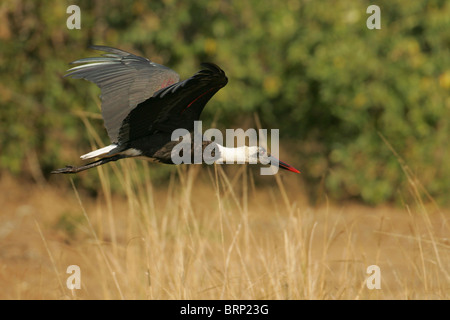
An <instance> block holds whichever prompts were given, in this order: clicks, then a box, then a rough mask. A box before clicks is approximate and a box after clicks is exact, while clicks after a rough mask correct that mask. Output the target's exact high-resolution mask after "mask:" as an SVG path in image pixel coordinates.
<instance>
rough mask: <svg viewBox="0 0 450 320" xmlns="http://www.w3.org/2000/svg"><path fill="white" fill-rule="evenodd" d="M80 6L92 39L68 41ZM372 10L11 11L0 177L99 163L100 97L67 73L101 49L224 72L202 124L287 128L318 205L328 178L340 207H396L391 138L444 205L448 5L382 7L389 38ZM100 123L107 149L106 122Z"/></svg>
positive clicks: (289, 5) (78, 36)
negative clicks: (95, 137)
mask: <svg viewBox="0 0 450 320" xmlns="http://www.w3.org/2000/svg"><path fill="white" fill-rule="evenodd" d="M69 4H77V5H79V6H80V8H81V14H82V22H81V30H68V29H67V28H66V19H67V17H68V14H67V13H66V7H67V6H68V5H69ZM368 5H369V2H366V1H344V0H340V1H299V0H288V1H284V2H280V1H275V0H267V1H264V3H263V4H262V3H261V2H260V1H255V0H253V1H237V0H236V1H210V0H200V1H195V2H188V1H174V0H166V1H118V0H116V1H95V2H94V1H75V2H74V3H68V2H61V1H57V2H56V1H41V2H32V1H26V0H23V1H11V2H6V3H3V4H2V5H0V21H2V23H1V25H0V41H1V45H0V68H1V69H0V70H1V73H2V77H1V78H0V108H1V112H0V121H1V127H0V134H1V137H0V144H1V150H0V167H1V168H2V169H3V170H9V171H11V172H13V173H15V174H21V175H30V174H32V172H30V170H31V169H30V168H31V167H33V164H34V167H39V168H41V170H42V172H43V175H44V176H47V175H48V172H49V171H50V170H51V169H53V168H55V167H58V166H61V165H64V164H66V163H71V162H73V161H76V159H77V157H78V155H79V154H82V153H84V152H86V150H89V148H90V145H89V141H90V140H89V134H88V133H87V132H86V129H85V126H84V124H83V122H82V121H81V119H80V118H79V117H78V116H77V112H80V111H89V112H93V113H98V110H99V109H98V107H99V106H98V103H99V100H98V98H97V96H98V95H99V90H98V88H96V87H95V85H93V84H90V83H87V82H83V81H78V80H70V79H63V78H62V75H63V74H64V71H65V70H66V69H67V68H68V62H70V61H73V60H75V59H78V58H81V57H85V56H93V55H96V54H97V53H96V52H92V51H89V50H88V49H87V48H88V46H89V45H90V44H103V45H110V46H116V47H120V48H122V49H124V50H129V51H132V52H134V53H136V54H141V55H144V56H146V57H148V58H150V59H152V60H154V61H156V62H158V63H164V64H165V65H168V66H170V67H171V68H173V69H175V70H177V71H178V72H179V73H180V75H181V76H182V78H186V77H189V76H190V75H191V74H192V73H194V72H195V71H196V70H197V69H198V67H199V64H200V62H202V61H213V62H215V63H217V64H218V65H220V66H221V67H222V68H223V69H224V70H225V71H226V73H227V75H228V77H229V79H230V81H229V84H228V85H227V87H226V88H224V89H223V90H221V91H220V92H219V93H218V94H217V96H216V97H215V98H214V99H213V100H212V102H211V103H210V104H209V106H208V107H207V108H206V109H205V111H204V116H203V118H204V119H205V120H207V121H210V120H211V119H212V118H213V117H214V115H215V114H216V112H218V110H220V124H221V125H224V126H229V127H231V126H234V127H238V126H239V125H240V124H241V123H240V122H238V123H236V119H237V118H239V119H240V120H242V119H244V118H246V117H248V118H249V119H252V116H253V113H257V114H258V115H259V117H260V119H261V121H262V123H263V126H264V127H265V128H279V129H280V135H281V139H282V143H281V145H282V146H281V147H282V148H283V144H285V145H286V146H287V145H289V152H290V153H292V157H293V158H294V163H295V166H297V167H299V168H301V169H302V170H301V171H302V174H303V175H302V178H303V179H305V180H306V181H307V182H308V184H309V186H310V188H309V189H310V190H312V194H314V193H315V192H314V190H318V189H319V187H318V185H319V184H320V181H322V180H323V179H324V181H325V186H326V190H327V193H328V194H329V195H330V196H332V197H333V198H335V199H349V198H354V199H360V200H363V201H365V202H368V203H373V204H376V203H381V202H385V201H392V200H394V199H395V198H396V196H397V195H398V192H399V191H401V190H403V188H404V187H405V175H404V174H403V173H402V171H401V167H400V166H399V164H398V159H397V158H396V157H395V156H394V155H393V154H392V152H391V151H389V149H388V148H387V146H386V145H385V144H384V142H383V141H382V140H381V139H380V137H379V135H378V132H379V133H381V134H382V135H383V136H384V137H386V139H387V140H388V141H389V143H391V144H392V146H393V147H394V149H395V150H396V151H397V152H398V153H399V154H400V155H401V157H402V158H403V159H404V160H405V161H406V163H407V164H408V165H409V166H410V168H411V169H412V170H413V172H414V173H415V174H416V175H417V177H418V179H419V180H420V181H421V183H422V184H423V185H424V186H425V187H426V188H427V190H428V191H429V192H430V194H431V195H432V196H434V197H435V198H436V199H440V200H443V201H445V200H446V197H445V195H446V194H447V193H448V192H450V166H449V165H446V161H445V159H448V158H449V156H450V148H449V143H448V140H449V139H448V137H449V133H450V131H449V124H448V123H449V121H448V119H449V116H450V98H449V96H448V92H449V89H450V54H449V48H450V33H449V32H448V30H450V3H449V2H448V1H444V0H443V1H425V0H423V1H414V2H411V1H383V2H380V3H379V4H378V5H379V6H380V8H381V30H369V29H368V28H367V27H366V19H367V18H368V17H369V15H368V14H366V9H367V6H368ZM237 115H239V116H237ZM91 122H92V123H93V124H94V126H95V128H96V132H98V133H99V134H100V135H101V137H102V138H103V141H105V142H107V137H106V133H105V132H104V130H103V129H102V123H101V121H100V120H96V119H92V120H91ZM282 150H283V149H282ZM285 152H287V150H285ZM295 157H296V158H295ZM295 160H297V161H295ZM36 163H37V165H36ZM30 164H31V165H30ZM83 179H88V178H86V177H83ZM86 183H87V182H86ZM447 198H448V197H447Z"/></svg>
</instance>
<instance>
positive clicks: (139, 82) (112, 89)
mask: <svg viewBox="0 0 450 320" xmlns="http://www.w3.org/2000/svg"><path fill="white" fill-rule="evenodd" d="M91 48H92V49H94V50H99V51H104V52H108V53H106V54H103V55H102V56H101V57H94V58H85V59H80V60H77V61H74V62H72V64H83V65H80V66H77V67H74V68H72V69H69V70H68V72H69V73H68V74H66V77H72V78H74V79H86V80H89V81H91V82H93V83H95V84H97V86H98V87H99V88H100V89H101V92H102V94H101V100H102V116H103V120H104V121H105V127H106V130H107V131H108V135H109V138H110V139H111V142H113V143H116V142H118V138H119V130H120V127H121V125H122V122H123V120H124V119H125V118H126V117H127V116H128V114H129V113H130V111H131V110H133V109H134V108H135V107H136V106H137V105H138V104H140V103H141V102H143V101H145V100H147V99H148V98H150V97H151V96H153V94H154V93H155V92H156V91H158V90H160V89H163V88H165V87H167V86H170V85H172V84H174V83H176V82H178V81H179V80H180V77H179V75H178V74H177V73H176V72H175V71H173V70H172V69H170V68H167V67H165V66H163V65H160V64H157V63H154V62H151V61H150V60H148V59H146V58H143V57H139V56H136V55H134V54H131V53H129V52H126V51H123V50H119V49H116V48H111V47H106V46H91Z"/></svg>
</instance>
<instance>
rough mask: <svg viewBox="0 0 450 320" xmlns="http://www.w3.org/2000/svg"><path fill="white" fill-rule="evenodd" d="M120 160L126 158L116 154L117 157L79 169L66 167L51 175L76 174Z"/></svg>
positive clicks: (100, 160) (101, 160)
mask: <svg viewBox="0 0 450 320" xmlns="http://www.w3.org/2000/svg"><path fill="white" fill-rule="evenodd" d="M122 158H127V156H126V155H121V154H118V155H115V156H112V157H109V158H102V159H99V160H97V161H94V162H91V163H88V164H86V165H84V166H81V167H73V166H66V167H64V168H61V169H56V170H53V171H52V172H51V173H54V174H56V173H78V172H80V171H84V170H87V169H91V168H94V167H97V166H101V165H102V164H105V163H108V162H110V161H117V160H119V159H122Z"/></svg>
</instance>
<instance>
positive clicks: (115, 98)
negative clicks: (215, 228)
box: [52, 46, 300, 173]
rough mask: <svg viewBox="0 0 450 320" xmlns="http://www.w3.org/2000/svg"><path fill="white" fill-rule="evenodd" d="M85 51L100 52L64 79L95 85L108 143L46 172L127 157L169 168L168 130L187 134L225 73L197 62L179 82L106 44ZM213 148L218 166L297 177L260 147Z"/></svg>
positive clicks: (68, 170) (161, 69)
mask: <svg viewBox="0 0 450 320" xmlns="http://www.w3.org/2000/svg"><path fill="white" fill-rule="evenodd" d="M91 48H92V49H95V50H99V51H103V52H106V53H105V54H103V55H102V56H101V57H94V58H84V59H80V60H77V61H74V62H72V64H81V65H79V66H76V67H74V68H71V69H69V70H68V74H66V77H72V78H74V79H86V80H88V81H91V82H93V83H95V84H97V86H98V87H100V89H101V101H102V117H103V120H104V123H105V127H106V130H107V132H108V135H109V138H110V139H111V142H112V143H111V144H110V145H109V146H107V147H103V148H101V149H98V150H95V151H92V152H89V153H87V154H85V155H82V156H81V159H83V160H88V159H95V158H99V159H98V160H96V161H93V162H91V163H88V164H86V165H83V166H80V167H73V166H66V167H64V168H61V169H57V170H54V171H52V173H77V172H80V171H83V170H86V169H90V168H93V167H96V166H99V165H103V164H105V163H107V162H110V161H116V160H119V159H124V158H130V157H146V158H148V159H151V160H153V161H158V162H162V163H166V164H173V161H172V156H171V154H172V149H173V148H174V147H175V146H176V145H177V144H178V143H180V141H172V140H171V135H172V132H173V131H174V130H175V129H178V128H184V129H187V130H188V131H189V132H191V133H192V132H193V129H194V121H196V120H199V118H200V114H201V112H202V110H203V108H204V107H205V105H206V103H207V102H208V101H209V100H210V99H211V97H212V96H213V95H214V94H215V93H216V92H217V91H219V90H220V89H221V88H223V87H224V86H225V85H226V84H227V82H228V79H227V77H226V75H225V72H224V71H223V70H222V69H220V68H219V67H218V66H217V65H215V64H212V63H203V64H202V65H201V66H202V69H201V70H200V71H198V72H197V73H196V74H194V75H193V76H192V77H190V78H189V79H187V80H184V81H179V75H178V74H177V73H176V72H175V71H173V70H171V69H169V68H168V67H165V66H163V65H160V64H157V63H154V62H152V61H150V60H148V59H146V58H143V57H139V56H136V55H134V54H131V53H129V52H126V51H123V50H120V49H116V48H111V47H106V46H92V47H91ZM191 141H193V140H191ZM211 143H213V144H216V143H215V142H212V141H203V142H202V148H205V147H206V146H207V145H209V144H211ZM216 145H217V148H216V150H218V151H219V152H218V153H219V154H215V159H216V162H219V163H224V162H226V161H227V159H230V158H232V159H236V158H239V159H243V162H250V159H251V158H253V160H254V159H255V157H256V158H257V159H258V160H259V162H264V163H269V162H270V163H271V164H272V165H278V166H279V167H281V168H283V169H286V170H289V171H292V172H296V173H300V172H299V171H298V170H297V169H295V168H293V167H292V166H290V165H288V164H287V163H284V162H282V161H280V160H278V159H276V158H275V157H273V156H271V155H270V154H268V153H267V152H266V150H265V149H264V148H263V147H258V146H251V147H247V146H244V147H239V148H226V147H224V146H221V145H219V144H216ZM191 154H193V152H192V153H191ZM261 159H263V160H264V161H261Z"/></svg>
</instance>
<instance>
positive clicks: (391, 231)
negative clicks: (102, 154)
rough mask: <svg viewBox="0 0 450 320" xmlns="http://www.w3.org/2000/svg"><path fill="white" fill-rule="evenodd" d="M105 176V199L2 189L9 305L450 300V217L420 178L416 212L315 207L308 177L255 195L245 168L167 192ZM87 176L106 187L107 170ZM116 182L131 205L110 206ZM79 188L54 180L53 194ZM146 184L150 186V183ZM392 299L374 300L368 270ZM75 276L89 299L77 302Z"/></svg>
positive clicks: (0, 278) (206, 175)
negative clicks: (304, 182) (77, 271)
mask: <svg viewBox="0 0 450 320" xmlns="http://www.w3.org/2000/svg"><path fill="white" fill-rule="evenodd" d="M137 166H143V167H144V168H147V165H146V164H145V163H144V162H141V161H136V160H124V161H121V162H119V163H118V164H117V166H116V165H112V166H105V167H102V168H99V170H98V174H99V175H100V177H101V182H102V186H101V196H100V197H99V198H98V199H92V198H91V197H88V196H86V195H84V194H82V193H81V194H79V191H78V190H77V188H76V186H74V188H73V189H70V188H68V189H61V188H56V187H54V186H52V185H51V184H48V185H33V184H21V183H19V182H18V181H17V180H14V179H12V178H11V177H9V176H8V175H7V174H3V176H2V177H1V180H0V190H2V192H0V194H1V196H0V197H1V198H0V206H1V208H2V210H1V212H2V214H1V215H0V287H1V288H2V290H1V291H0V298H3V299H61V298H81V299H448V298H449V297H450V277H449V272H450V271H449V265H450V259H449V258H450V243H449V239H448V235H449V231H450V228H449V218H448V217H449V216H448V212H447V213H445V212H444V211H443V210H440V209H439V208H437V206H436V205H435V204H434V203H433V202H432V199H428V198H427V197H426V195H425V197H424V199H427V200H426V201H424V200H422V194H423V190H420V184H418V182H417V181H415V180H414V177H410V178H411V180H410V182H411V189H412V192H417V195H416V199H417V202H416V203H413V204H405V206H404V208H393V207H377V208H369V207H363V206H360V205H356V204H347V205H339V206H336V205H331V204H328V203H324V204H323V205H321V206H318V207H310V206H308V205H307V204H306V201H305V199H304V198H303V197H301V196H299V195H301V194H302V191H301V190H302V187H301V185H300V183H299V181H301V177H300V178H299V176H298V175H295V174H291V173H287V172H281V173H280V174H279V175H277V176H275V177H270V179H272V180H273V185H272V187H270V188H269V187H264V188H256V187H255V184H254V182H253V180H254V179H253V174H252V171H250V170H249V168H248V167H247V166H236V167H235V168H234V169H233V170H231V171H230V172H228V173H227V174H225V172H224V171H223V168H222V167H220V166H215V167H211V166H206V167H203V168H202V167H201V166H199V165H192V166H190V167H188V166H180V167H178V169H177V172H175V173H174V174H173V176H172V180H171V182H170V184H169V185H168V186H165V187H158V188H156V187H155V186H154V185H152V183H151V177H150V175H151V170H157V166H152V167H151V168H150V169H147V170H145V172H146V173H145V177H139V176H137V172H139V170H136V167H137ZM84 174H96V172H95V170H92V171H90V172H89V173H84ZM113 174H115V175H117V176H118V177H119V179H120V181H121V185H122V187H123V190H124V196H116V195H114V196H113V195H112V194H111V188H110V187H109V185H110V182H109V177H110V176H112V175H113ZM58 179H59V180H61V179H67V180H69V179H70V178H69V177H68V176H58V177H53V178H52V181H56V180H58ZM142 181H144V182H142ZM373 264H375V265H378V266H379V267H380V269H381V289H380V290H376V289H374V290H370V289H368V288H367V286H366V278H367V276H368V275H367V273H366V269H367V267H368V266H369V265H373ZM69 265H78V266H80V268H81V285H82V288H81V290H72V291H71V290H69V289H67V287H66V279H67V277H68V276H69V274H67V273H66V269H67V267H68V266H69Z"/></svg>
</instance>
